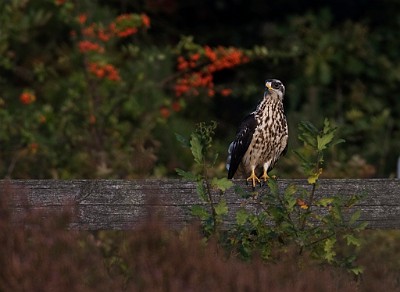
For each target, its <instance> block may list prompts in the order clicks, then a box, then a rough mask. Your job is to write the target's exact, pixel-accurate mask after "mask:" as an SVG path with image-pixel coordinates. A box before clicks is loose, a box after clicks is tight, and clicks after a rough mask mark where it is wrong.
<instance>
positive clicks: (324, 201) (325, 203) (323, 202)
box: [316, 198, 333, 207]
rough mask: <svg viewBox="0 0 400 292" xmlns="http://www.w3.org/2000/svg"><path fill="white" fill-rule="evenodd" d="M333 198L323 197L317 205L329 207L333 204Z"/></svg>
mask: <svg viewBox="0 0 400 292" xmlns="http://www.w3.org/2000/svg"><path fill="white" fill-rule="evenodd" d="M332 202H333V198H322V199H320V200H318V201H317V202H316V205H318V206H321V207H327V206H329V205H330V204H332Z"/></svg>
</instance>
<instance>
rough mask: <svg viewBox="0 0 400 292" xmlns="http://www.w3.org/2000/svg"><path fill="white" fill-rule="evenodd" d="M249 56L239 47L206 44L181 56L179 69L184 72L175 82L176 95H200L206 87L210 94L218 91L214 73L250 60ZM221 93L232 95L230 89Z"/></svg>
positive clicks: (178, 64)
mask: <svg viewBox="0 0 400 292" xmlns="http://www.w3.org/2000/svg"><path fill="white" fill-rule="evenodd" d="M249 60H250V59H249V57H248V56H246V54H245V53H244V52H243V51H242V50H239V49H237V48H233V47H228V48H226V47H221V46H220V47H217V48H214V49H212V48H211V47H209V46H205V47H204V48H202V49H201V50H199V52H196V53H194V54H190V55H189V56H187V57H184V56H179V57H178V59H177V69H178V71H181V72H182V77H180V78H178V79H177V81H176V84H175V87H174V89H175V95H176V96H178V97H179V96H183V95H199V90H200V89H205V90H206V91H207V95H208V96H214V95H215V93H216V89H215V85H214V75H213V74H214V73H215V72H217V71H221V70H224V69H230V68H233V67H235V66H238V65H240V64H244V63H247V62H249ZM218 92H219V93H220V94H221V95H224V96H226V95H230V94H231V92H232V91H231V90H230V89H227V88H225V89H222V90H220V91H218Z"/></svg>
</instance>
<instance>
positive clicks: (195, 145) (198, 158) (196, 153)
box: [190, 134, 203, 164]
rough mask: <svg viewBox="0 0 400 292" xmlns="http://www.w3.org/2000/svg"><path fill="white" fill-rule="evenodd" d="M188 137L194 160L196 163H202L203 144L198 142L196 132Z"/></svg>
mask: <svg viewBox="0 0 400 292" xmlns="http://www.w3.org/2000/svg"><path fill="white" fill-rule="evenodd" d="M191 137H192V138H191V139H190V150H191V151H192V154H193V157H194V161H195V162H196V163H197V164H202V162H203V146H202V145H201V143H200V139H199V137H198V136H197V135H196V134H192V136H191Z"/></svg>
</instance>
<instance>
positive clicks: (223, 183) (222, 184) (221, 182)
mask: <svg viewBox="0 0 400 292" xmlns="http://www.w3.org/2000/svg"><path fill="white" fill-rule="evenodd" d="M211 185H212V186H213V187H214V188H217V189H219V190H221V191H223V192H225V191H226V190H227V189H229V188H231V187H232V186H233V182H232V181H231V180H229V179H227V178H226V177H223V178H216V177H214V178H213V179H212V180H211Z"/></svg>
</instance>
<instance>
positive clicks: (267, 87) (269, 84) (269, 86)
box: [265, 82, 272, 91]
mask: <svg viewBox="0 0 400 292" xmlns="http://www.w3.org/2000/svg"><path fill="white" fill-rule="evenodd" d="M265 87H266V89H267V90H268V91H269V90H271V89H272V87H271V82H265Z"/></svg>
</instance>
